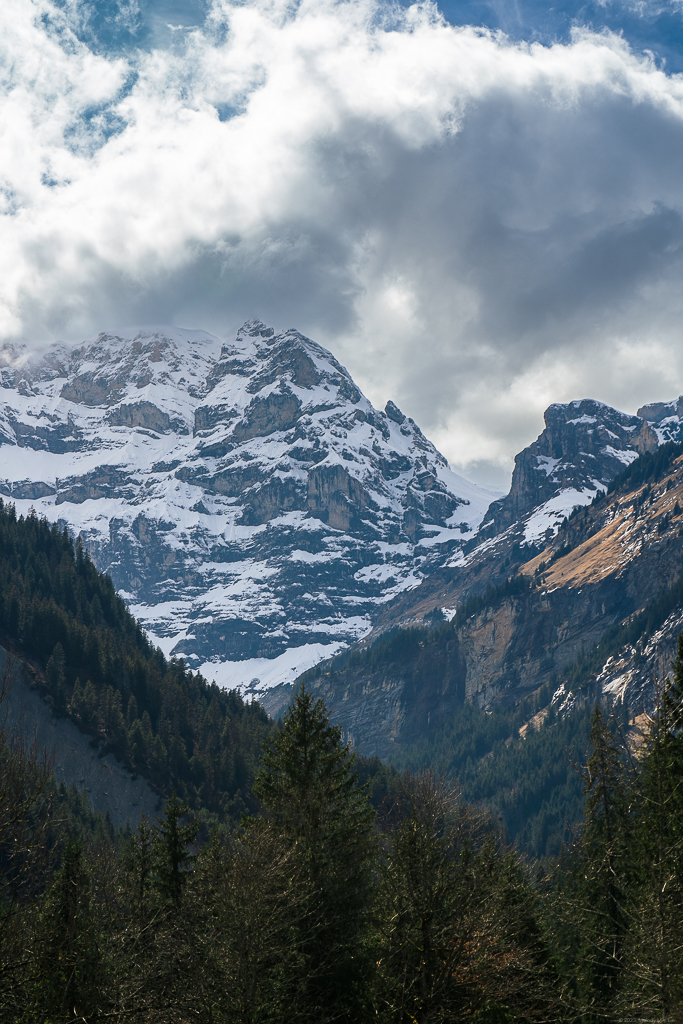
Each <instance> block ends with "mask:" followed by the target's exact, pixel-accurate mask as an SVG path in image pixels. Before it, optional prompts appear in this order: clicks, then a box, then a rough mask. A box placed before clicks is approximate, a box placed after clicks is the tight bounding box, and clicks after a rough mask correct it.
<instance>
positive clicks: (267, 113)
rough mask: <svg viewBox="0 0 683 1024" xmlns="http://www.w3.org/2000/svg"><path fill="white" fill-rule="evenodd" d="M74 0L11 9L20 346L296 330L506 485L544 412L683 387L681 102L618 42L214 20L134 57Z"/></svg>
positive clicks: (353, 8)
mask: <svg viewBox="0 0 683 1024" xmlns="http://www.w3.org/2000/svg"><path fill="white" fill-rule="evenodd" d="M69 10H72V12H73V11H77V5H76V6H73V7H72V8H67V9H65V11H64V10H62V11H61V12H60V11H58V10H57V9H56V8H54V7H53V6H52V5H51V4H50V3H49V0H33V2H29V3H27V2H26V0H8V2H7V3H6V4H5V5H4V6H3V9H2V13H0V20H1V21H2V22H3V30H4V31H3V35H2V36H1V37H0V40H1V41H0V62H2V64H4V66H5V68H6V72H7V76H6V80H5V81H6V85H5V87H4V92H3V94H2V102H1V104H0V129H2V132H3V138H4V140H5V144H4V147H3V151H2V153H1V154H0V213H1V215H2V217H3V245H2V247H0V330H1V331H2V334H3V336H4V337H5V338H6V339H10V340H11V339H16V338H24V339H26V340H27V341H29V342H30V343H33V344H38V343H44V342H46V341H48V340H51V339H53V338H55V337H65V338H72V339H74V340H75V339H78V338H81V337H83V336H86V335H88V334H92V333H95V332H97V331H99V330H100V329H102V328H111V327H116V326H123V325H131V324H133V323H136V322H137V323H141V322H144V323H152V322H164V323H168V322H170V321H174V322H176V323H180V324H182V325H184V326H190V327H194V326H196V327H204V328H206V329H208V330H213V331H215V332H216V333H219V334H227V335H229V334H230V333H232V332H233V331H234V330H235V328H236V327H237V326H239V324H240V323H241V322H242V321H243V320H244V319H246V318H248V317H252V316H260V317H262V318H264V319H266V320H268V321H269V322H272V323H273V324H274V325H275V326H277V327H286V326H292V325H295V326H298V327H299V328H300V329H302V330H304V331H306V332H307V333H309V334H311V335H312V336H313V337H316V338H317V339H318V340H320V341H322V342H323V343H326V344H328V345H329V346H330V347H332V348H333V349H334V350H335V352H336V354H337V355H338V356H339V357H340V358H341V359H342V361H344V362H345V363H346V364H347V365H348V366H349V368H350V369H351V371H352V372H353V373H354V375H355V376H356V378H357V379H358V380H359V383H361V385H363V386H364V387H365V388H366V389H367V390H368V392H369V394H370V397H371V398H373V400H375V401H376V402H382V403H383V402H384V401H386V399H387V398H389V397H392V398H394V399H395V400H397V401H398V403H399V404H400V405H401V406H402V407H403V408H404V411H406V412H409V413H410V414H411V415H413V416H414V417H415V418H416V419H417V420H418V421H419V422H420V423H421V424H422V425H423V427H424V428H425V429H426V430H427V431H428V432H429V433H430V434H431V435H432V436H433V437H434V438H435V440H436V441H437V443H440V444H441V446H442V448H443V449H444V450H445V451H446V453H447V454H448V455H449V457H450V458H451V459H452V461H453V462H454V463H455V464H456V465H458V466H459V467H460V468H464V469H465V470H467V469H468V467H469V468H470V469H471V470H474V471H476V472H477V473H478V474H479V475H488V476H490V475H491V474H492V473H495V472H501V473H504V472H505V471H506V470H507V467H509V465H510V459H511V456H512V455H513V454H514V452H515V451H516V450H518V449H519V448H520V447H522V446H523V445H524V444H525V443H527V442H528V441H529V439H530V437H531V436H533V435H534V434H535V433H536V432H537V431H538V429H540V427H541V425H542V424H541V412H542V409H543V408H544V406H545V405H547V404H549V402H551V401H558V400H568V399H571V398H575V397H583V396H584V395H591V396H593V397H597V398H601V399H603V400H605V401H609V402H613V403H615V404H618V405H621V406H622V407H627V408H630V409H633V408H635V407H636V406H637V405H639V404H641V403H642V402H644V401H648V400H652V399H655V398H659V399H666V398H670V397H672V396H673V395H674V394H675V393H676V394H677V393H678V391H679V390H683V365H681V357H680V355H679V353H680V352H681V344H680V342H681V327H680V325H681V312H682V311H681V299H680V295H681V287H680V284H681V270H682V267H681V251H682V250H681V244H682V242H683V186H682V185H681V176H680V167H681V166H682V165H683V163H682V159H681V158H682V157H683V84H681V82H679V80H678V79H676V78H675V77H667V76H666V75H665V74H664V73H663V72H662V71H661V70H658V69H657V68H656V67H655V66H654V65H653V64H651V63H647V62H645V61H643V60H640V59H638V58H636V57H635V56H634V55H633V54H632V53H631V52H630V51H629V50H628V48H627V46H626V45H625V44H624V43H623V42H622V41H620V40H618V39H616V38H614V37H608V36H596V35H589V34H583V35H581V34H577V35H576V36H575V37H574V38H573V40H572V41H571V42H568V43H567V44H565V45H555V46H553V47H543V46H540V45H534V46H526V45H522V44H519V45H518V44H515V45H513V44H511V43H510V42H509V41H507V40H506V39H505V38H503V37H495V36H491V35H488V34H486V33H484V32H477V31H474V30H471V29H456V28H453V27H452V26H449V25H446V24H445V23H443V22H442V21H441V20H440V18H439V16H438V15H437V13H436V11H435V9H433V8H430V7H429V6H425V7H419V8H418V7H415V8H410V9H409V10H407V11H403V12H401V11H400V10H397V11H393V12H392V11H391V10H390V9H389V8H387V7H382V6H378V5H377V4H376V3H373V2H371V0H358V2H342V3H331V2H329V3H328V2H324V0H317V2H316V3H313V2H304V3H301V4H300V5H299V6H298V7H296V8H291V7H288V6H287V5H285V4H282V5H278V4H277V3H275V4H273V3H268V4H266V3H265V2H264V3H260V2H254V3H251V4H248V5H235V6H231V5H229V4H227V3H226V4H219V3H216V4H214V7H213V8H212V11H211V13H210V16H209V18H208V19H207V22H206V25H205V26H204V27H203V28H202V29H201V30H199V29H197V30H195V31H194V32H192V33H185V35H184V36H183V39H184V42H183V45H182V46H180V45H178V46H175V47H174V48H172V49H171V50H166V51H163V50H154V49H152V50H151V51H149V50H148V51H145V52H143V51H142V50H140V51H136V52H134V53H133V52H129V53H127V54H126V55H123V56H119V57H118V58H116V59H114V58H111V57H105V56H103V55H101V54H99V55H96V54H94V53H93V52H92V51H91V50H90V49H89V48H88V46H87V45H86V44H85V43H84V42H83V41H79V38H78V36H77V35H76V34H74V32H73V31H72V30H73V27H74V24H75V23H74V22H70V21H69V16H68V15H69ZM226 111H228V112H233V116H227V117H226ZM93 112H94V113H93ZM112 124H115V125H116V131H113V132H112V131H110V130H109V127H108V126H111V125H112Z"/></svg>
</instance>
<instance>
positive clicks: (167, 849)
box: [136, 790, 199, 909]
mask: <svg viewBox="0 0 683 1024" xmlns="http://www.w3.org/2000/svg"><path fill="white" fill-rule="evenodd" d="M188 811H189V807H188V806H187V805H186V804H181V803H180V801H179V800H178V798H177V796H176V794H175V790H174V792H173V795H172V797H171V799H170V800H169V801H168V803H167V804H166V811H165V816H164V820H163V821H160V822H159V824H158V826H157V829H156V837H155V850H154V853H155V855H156V856H155V857H154V860H153V861H152V864H153V879H154V883H155V885H156V888H157V889H158V890H159V893H160V894H161V896H162V897H163V898H164V899H165V900H169V901H170V902H171V903H173V906H174V907H175V908H176V909H177V908H178V907H179V906H180V898H181V896H182V894H183V888H184V886H185V883H186V881H187V878H188V873H189V870H190V868H191V866H192V864H193V862H194V859H195V858H194V854H193V853H192V852H191V846H192V844H193V843H194V841H195V840H196V838H197V832H198V830H199V826H198V825H197V823H196V822H193V821H189V822H185V823H184V824H183V821H182V819H183V818H184V817H185V816H186V814H187V812H188ZM144 854H145V831H144V828H143V831H142V833H141V834H140V840H139V843H138V858H137V864H136V867H137V876H138V886H139V888H142V886H143V884H144V882H143V879H144Z"/></svg>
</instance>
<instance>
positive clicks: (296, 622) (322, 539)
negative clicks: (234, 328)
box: [0, 319, 490, 689]
mask: <svg viewBox="0 0 683 1024" xmlns="http://www.w3.org/2000/svg"><path fill="white" fill-rule="evenodd" d="M2 372H3V384H4V385H5V386H4V387H3V390H2V393H1V394H2V403H1V404H0V443H2V445H3V462H2V466H3V470H2V479H0V492H1V493H2V494H4V495H6V496H9V497H10V498H11V499H12V500H13V501H15V502H16V504H17V510H18V512H26V511H27V510H28V507H29V505H30V504H33V506H34V507H35V508H36V511H37V512H38V513H39V514H41V515H45V516H47V517H48V519H51V520H57V521H59V522H61V523H63V524H64V525H67V526H68V527H69V528H70V529H71V530H72V531H73V532H74V533H76V534H80V535H81V536H82V537H83V540H84V542H85V544H86V546H87V547H88V549H89V551H90V552H91V554H92V556H93V558H94V560H95V562H96V564H97V566H98V567H99V568H101V569H104V570H106V571H108V572H110V574H111V575H112V578H113V580H114V583H115V586H116V587H117V589H119V591H120V592H122V593H123V594H124V596H125V597H126V599H127V600H128V602H129V604H130V605H131V607H132V609H133V611H134V613H135V614H136V615H137V616H139V617H140V618H141V619H142V621H143V622H144V624H145V625H146V626H147V627H148V629H149V630H150V631H151V633H152V635H153V636H154V637H155V638H156V639H157V640H158V641H159V642H160V643H161V644H162V645H163V647H164V649H165V650H166V652H167V653H169V654H171V653H175V654H182V655H183V656H185V657H186V658H188V659H189V660H190V662H191V663H192V664H193V666H194V667H200V666H203V667H204V671H205V673H206V674H207V675H208V677H209V678H216V679H218V680H220V681H222V682H225V683H226V684H233V683H236V682H239V683H244V682H246V683H249V682H250V680H252V679H253V678H261V677H262V676H264V678H271V676H272V675H273V674H274V673H276V672H277V671H280V672H285V671H290V670H291V671H294V670H295V669H298V670H299V671H300V670H301V668H302V667H305V665H306V664H307V663H308V664H310V663H312V662H314V661H316V660H318V659H319V658H320V657H321V656H323V655H324V654H330V653H332V652H333V651H334V650H337V649H338V648H339V647H340V646H343V645H344V644H346V643H348V642H350V641H352V640H354V639H356V638H357V637H359V636H361V635H363V634H364V633H365V632H366V631H367V630H368V629H369V627H370V617H371V615H372V614H373V613H374V611H375V610H376V609H377V607H378V605H380V604H382V603H384V602H386V601H387V600H389V599H390V598H391V597H392V596H393V595H394V594H397V593H399V592H401V591H402V590H405V589H406V588H410V587H412V586H414V585H416V584H417V583H418V582H419V580H420V579H421V578H422V575H423V573H424V571H425V570H426V568H427V567H428V565H429V564H431V563H432V562H433V561H434V560H436V561H438V560H439V559H442V558H443V556H444V555H448V554H449V553H451V552H452V551H453V550H454V549H457V548H459V547H461V546H462V545H463V544H464V542H465V540H466V539H467V537H468V536H471V535H472V534H473V532H474V531H475V530H476V529H477V527H478V525H479V522H480V521H481V518H482V516H483V514H484V512H485V510H486V507H487V506H488V503H489V501H490V494H489V493H488V492H486V491H483V490H481V489H479V488H477V487H475V486H474V485H472V484H469V483H468V482H467V481H465V480H463V479H462V478H461V477H458V476H457V475H456V474H454V473H452V472H451V471H450V469H449V468H448V464H447V462H446V460H445V459H444V457H443V456H442V455H441V454H440V453H439V452H438V451H437V449H436V448H435V447H434V445H433V444H431V442H430V441H429V440H428V439H427V438H425V436H424V435H423V434H422V432H421V431H420V429H419V427H418V426H417V425H416V424H415V423H414V422H413V421H412V420H411V419H409V418H407V417H405V416H404V415H403V414H402V413H401V412H400V410H398V408H397V407H396V406H395V405H394V404H393V403H388V404H387V408H386V411H385V412H379V411H378V410H376V409H374V408H373V406H372V404H371V403H370V402H369V401H368V399H367V398H366V397H365V396H364V395H363V394H362V392H361V391H360V389H359V388H358V387H357V385H356V384H355V383H354V381H353V379H352V378H351V375H350V374H349V373H348V371H347V370H346V369H345V368H344V367H343V366H342V365H341V364H340V363H339V362H338V361H337V360H336V359H335V358H334V356H333V355H332V354H331V353H330V352H328V351H327V350H326V349H325V348H323V347H322V346H320V345H318V344H317V343H316V342H314V341H312V340H311V339H309V338H306V337H305V336H304V335H303V334H301V333H300V332H299V331H297V330H295V329H293V328H292V329H287V330H285V331H280V332H276V331H275V330H274V329H273V328H272V327H268V326H266V325H265V324H264V323H263V322H262V321H261V320H256V319H254V320H250V321H247V323H245V324H244V325H243V326H242V327H241V328H240V329H239V331H238V332H237V334H236V337H235V339H234V341H233V342H231V343H226V344H222V343H221V342H220V340H219V339H218V338H215V337H213V336H212V335H210V334H206V333H205V332H203V331H187V330H184V329H182V328H176V327H151V328H144V329H140V330H134V331H130V332H128V331H127V332H123V333H122V334H108V333H102V334H100V335H98V336H97V338H95V339H93V340H91V341H89V342H85V343H83V344H82V345H80V346H76V347H73V348H66V347H65V346H55V347H53V348H52V349H50V350H48V351H47V352H45V353H43V354H42V355H41V356H40V358H39V359H38V360H36V361H34V362H33V363H32V364H31V366H30V367H29V368H28V369H26V370H24V371H22V372H21V373H18V372H15V371H13V370H11V369H10V368H7V369H5V370H3V371H2ZM273 658H278V659H280V660H279V661H278V662H276V663H275V664H273V662H272V661H271V662H266V661H265V660H264V659H273ZM282 659H284V660H282ZM235 662H239V664H238V665H237V666H235V664H234V663H235ZM226 663H227V664H226ZM277 664H279V665H280V669H279V670H278V669H277V667H276V666H277ZM259 685H262V684H259ZM256 689H258V686H256Z"/></svg>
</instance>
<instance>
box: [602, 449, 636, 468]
mask: <svg viewBox="0 0 683 1024" xmlns="http://www.w3.org/2000/svg"><path fill="white" fill-rule="evenodd" d="M602 451H603V454H604V455H611V456H612V458H614V459H619V462H623V463H624V465H625V466H630V465H631V463H632V462H635V460H636V459H637V458H638V456H639V454H640V453H639V452H634V451H629V450H628V449H623V448H613V447H612V445H611V444H607V445H605V447H604V448H603V449H602Z"/></svg>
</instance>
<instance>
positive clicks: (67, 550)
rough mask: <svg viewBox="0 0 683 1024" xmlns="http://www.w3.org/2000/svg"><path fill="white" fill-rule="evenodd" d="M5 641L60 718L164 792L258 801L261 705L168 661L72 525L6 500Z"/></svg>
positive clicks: (0, 578)
mask: <svg viewBox="0 0 683 1024" xmlns="http://www.w3.org/2000/svg"><path fill="white" fill-rule="evenodd" d="M0 643H2V646H3V647H4V648H5V649H6V650H10V651H11V652H12V654H13V655H14V656H16V657H17V658H18V659H19V660H20V662H21V666H22V671H23V675H24V677H25V678H27V679H28V680H31V682H32V683H33V687H34V688H35V689H34V693H33V696H35V693H38V694H40V695H41V696H42V697H43V698H44V699H45V702H46V703H47V705H48V707H49V709H50V710H51V711H52V712H53V714H54V716H56V718H57V719H59V718H61V719H64V718H69V719H71V721H72V722H73V723H74V724H75V725H77V726H78V728H79V729H80V730H81V732H83V733H84V734H86V735H89V736H90V737H92V739H93V745H94V746H95V747H99V750H100V753H101V754H103V755H104V754H107V753H113V754H115V755H117V757H118V758H119V759H120V760H121V761H122V762H123V764H125V766H126V767H127V768H128V770H129V771H130V772H131V773H132V774H134V775H137V774H139V775H142V776H143V777H144V778H146V779H147V780H148V781H149V782H150V783H152V785H153V786H154V787H155V788H156V790H157V792H158V793H162V794H163V795H165V796H170V794H171V792H172V790H173V789H175V790H177V792H178V794H179V796H181V798H183V799H185V800H187V801H188V803H190V804H191V806H193V807H195V808H200V807H202V808H204V809H206V810H207V811H209V812H212V813H214V814H217V815H219V816H221V817H225V816H229V815H231V814H234V815H239V814H240V813H241V811H243V810H244V809H245V808H246V809H252V808H253V804H252V803H250V801H251V799H252V798H251V796H250V790H251V782H252V780H253V776H254V772H255V768H256V763H257V760H258V757H259V754H260V749H261V743H262V740H263V739H264V738H265V737H266V736H268V735H269V734H270V730H271V727H272V726H271V723H269V722H268V720H267V717H266V715H265V714H264V712H263V710H262V709H261V708H260V706H259V705H258V704H256V703H249V704H246V703H244V702H243V701H242V699H241V698H240V697H239V695H238V694H236V693H234V692H232V693H226V692H225V691H223V690H221V689H220V688H219V687H218V686H216V685H209V684H208V683H207V682H206V681H205V680H204V679H203V678H202V677H201V676H199V675H197V674H195V673H193V672H190V671H189V670H188V669H187V668H186V666H185V665H184V663H183V662H182V661H174V660H172V661H170V662H169V661H167V660H166V658H165V657H164V655H163V654H162V652H161V651H160V650H159V649H158V648H155V647H154V646H153V645H152V644H150V642H149V640H148V639H147V637H146V636H145V635H144V633H143V631H142V629H141V628H140V625H139V623H137V622H136V621H135V619H134V618H133V617H132V615H131V614H130V612H129V611H128V610H127V609H126V607H125V604H124V602H123V600H122V599H121V598H120V597H118V596H117V595H116V593H115V591H114V588H113V586H112V583H111V580H110V579H109V578H108V577H106V576H103V575H102V574H100V573H98V572H97V570H96V568H95V566H94V565H93V563H92V561H91V560H90V558H89V557H88V556H87V554H86V553H85V552H84V551H83V549H82V547H81V546H80V545H78V546H74V543H73V542H72V540H71V539H70V537H69V536H68V534H67V533H66V531H62V530H60V529H59V528H58V527H57V526H54V525H52V526H51V525H50V524H49V523H48V522H47V521H46V520H44V519H42V520H41V519H38V518H37V516H35V515H31V516H29V517H28V518H26V519H24V518H23V517H20V518H19V519H17V517H16V513H15V509H14V506H13V505H10V504H3V503H2V501H1V500H0ZM33 703H35V701H33ZM27 713H30V709H27ZM42 719H43V720H42V721H38V720H36V722H35V724H36V725H41V726H43V725H45V724H46V721H45V716H42ZM44 731H45V730H44V729H43V732H44ZM57 767H58V768H59V765H58V766H57ZM87 767H88V766H87V765H85V764H83V770H84V771H85V769H86V768H87Z"/></svg>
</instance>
